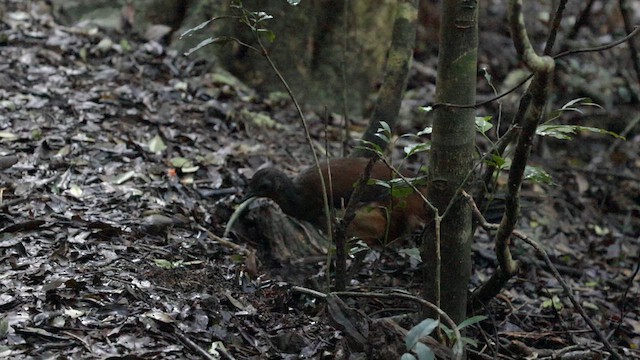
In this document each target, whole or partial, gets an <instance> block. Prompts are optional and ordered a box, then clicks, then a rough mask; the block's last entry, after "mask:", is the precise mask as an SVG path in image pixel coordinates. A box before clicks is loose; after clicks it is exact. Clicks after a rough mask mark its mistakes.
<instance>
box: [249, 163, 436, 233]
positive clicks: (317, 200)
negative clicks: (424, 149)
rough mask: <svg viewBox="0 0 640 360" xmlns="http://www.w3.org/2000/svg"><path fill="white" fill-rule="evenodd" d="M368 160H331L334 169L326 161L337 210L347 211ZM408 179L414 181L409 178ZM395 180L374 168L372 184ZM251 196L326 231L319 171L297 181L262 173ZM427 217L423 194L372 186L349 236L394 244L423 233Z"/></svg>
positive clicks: (380, 167)
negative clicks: (397, 194)
mask: <svg viewBox="0 0 640 360" xmlns="http://www.w3.org/2000/svg"><path fill="white" fill-rule="evenodd" d="M368 161H369V159H366V158H338V159H331V160H329V162H328V165H327V162H326V161H321V162H320V168H321V171H322V176H323V177H324V180H325V184H326V186H327V188H328V189H329V188H330V189H331V193H332V194H333V197H332V199H331V200H332V201H333V207H334V208H337V209H340V208H343V207H345V206H346V204H347V202H348V201H349V198H350V196H351V194H352V193H353V190H354V184H355V183H356V182H357V181H358V180H359V179H360V177H361V176H362V174H363V172H364V169H365V167H366V165H367V163H368ZM329 168H330V169H331V177H329V171H328V169H329ZM403 175H404V176H407V177H411V176H412V175H410V174H408V173H403ZM393 177H394V176H393V172H392V170H391V169H389V168H388V167H387V166H386V165H384V164H382V163H379V162H378V163H375V164H374V165H373V168H372V170H371V179H376V180H391V179H392V178H393ZM330 182H331V183H330ZM329 184H330V185H329ZM396 186H399V185H396ZM251 197H267V198H270V199H273V200H274V201H275V202H276V203H277V204H278V205H279V206H280V208H281V209H282V211H283V212H284V213H285V214H287V215H289V216H293V217H295V218H298V219H301V220H306V221H309V222H311V223H313V224H314V225H316V226H318V227H320V228H325V224H326V222H325V220H324V219H325V217H324V200H323V196H322V184H321V182H320V176H319V174H318V170H317V169H316V167H315V166H311V167H308V168H306V169H304V170H303V171H302V172H301V173H300V174H298V176H296V177H295V178H293V179H290V178H289V177H288V176H287V175H286V174H285V173H283V172H282V171H280V170H277V169H275V168H265V169H262V170H259V171H258V172H256V173H255V175H254V176H253V178H252V179H251V181H250V182H249V186H248V189H247V194H246V196H245V198H251ZM426 218H427V215H426V210H425V208H424V204H423V202H422V199H421V197H420V196H419V194H417V193H415V192H413V193H411V194H410V195H409V196H407V197H398V198H396V197H392V196H391V195H390V190H389V188H387V187H384V186H381V185H366V186H365V188H364V189H362V193H361V199H360V203H359V204H358V209H357V211H356V217H355V219H354V220H353V221H352V222H351V224H350V225H349V227H348V228H347V235H348V236H350V237H358V238H361V239H363V240H365V241H371V240H383V239H387V240H394V239H396V238H398V237H400V236H401V235H403V234H406V233H408V232H410V231H413V230H415V229H417V228H418V227H419V226H420V225H421V224H423V223H424V221H425V220H426ZM388 219H390V221H388Z"/></svg>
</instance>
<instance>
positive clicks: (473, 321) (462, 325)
mask: <svg viewBox="0 0 640 360" xmlns="http://www.w3.org/2000/svg"><path fill="white" fill-rule="evenodd" d="M486 319H487V317H486V316H484V315H476V316H472V317H470V318H468V319H466V320H464V321H463V322H461V323H460V324H458V329H460V330H462V329H464V328H465V327H467V326H471V325H473V324H477V323H479V322H480V321H484V320H486Z"/></svg>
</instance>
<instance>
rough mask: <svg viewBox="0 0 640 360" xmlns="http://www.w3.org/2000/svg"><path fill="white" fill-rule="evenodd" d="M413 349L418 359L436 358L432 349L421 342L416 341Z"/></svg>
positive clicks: (432, 359) (433, 359) (430, 359)
mask: <svg viewBox="0 0 640 360" xmlns="http://www.w3.org/2000/svg"><path fill="white" fill-rule="evenodd" d="M414 350H415V352H416V354H417V355H418V359H419V360H435V358H436V355H435V354H434V353H433V350H431V348H429V347H428V346H427V345H425V344H423V343H417V344H416V347H415V349H414Z"/></svg>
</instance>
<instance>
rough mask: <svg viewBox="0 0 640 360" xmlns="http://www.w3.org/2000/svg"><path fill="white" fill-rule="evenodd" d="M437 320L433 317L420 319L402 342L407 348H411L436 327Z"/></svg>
mask: <svg viewBox="0 0 640 360" xmlns="http://www.w3.org/2000/svg"><path fill="white" fill-rule="evenodd" d="M438 324H439V321H438V320H435V319H425V320H422V321H421V322H420V323H419V324H418V325H416V326H414V327H413V328H411V330H409V332H408V333H407V335H406V336H405V337H404V344H405V346H406V347H407V349H409V350H411V349H413V347H414V346H416V344H417V343H418V341H419V340H420V338H421V337H423V336H425V335H429V334H431V333H432V332H433V330H434V329H435V328H437V327H438Z"/></svg>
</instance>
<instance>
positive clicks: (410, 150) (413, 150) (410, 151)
mask: <svg viewBox="0 0 640 360" xmlns="http://www.w3.org/2000/svg"><path fill="white" fill-rule="evenodd" d="M403 150H404V153H405V154H406V157H409V156H411V155H414V154H417V153H421V152H425V151H429V150H431V142H424V143H420V144H411V145H407V146H405V147H404V149H403Z"/></svg>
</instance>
